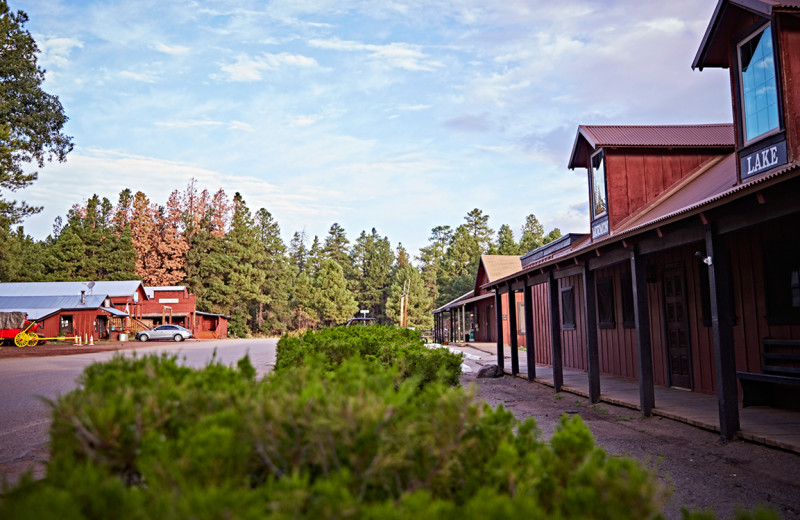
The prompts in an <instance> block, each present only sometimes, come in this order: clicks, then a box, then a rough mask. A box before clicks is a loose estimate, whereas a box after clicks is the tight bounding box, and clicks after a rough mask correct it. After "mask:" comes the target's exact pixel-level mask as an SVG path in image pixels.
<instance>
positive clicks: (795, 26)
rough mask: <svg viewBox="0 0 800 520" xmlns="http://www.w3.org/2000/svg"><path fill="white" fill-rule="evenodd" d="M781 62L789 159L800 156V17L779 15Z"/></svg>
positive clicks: (795, 158)
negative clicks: (799, 84) (799, 85)
mask: <svg viewBox="0 0 800 520" xmlns="http://www.w3.org/2000/svg"><path fill="white" fill-rule="evenodd" d="M778 31H779V32H778V40H779V44H778V48H779V52H780V58H779V62H780V64H781V68H782V69H783V73H782V74H781V78H780V82H781V87H782V90H783V99H784V103H783V106H784V122H785V125H786V134H787V143H786V144H787V151H788V154H789V161H793V160H797V158H798V157H800V90H798V88H797V84H796V81H797V80H798V78H800V53H798V52H797V49H800V19H798V18H797V17H796V16H792V15H781V16H779V17H778Z"/></svg>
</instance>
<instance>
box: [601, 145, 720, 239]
mask: <svg viewBox="0 0 800 520" xmlns="http://www.w3.org/2000/svg"><path fill="white" fill-rule="evenodd" d="M718 155H719V153H715V152H714V151H709V150H696V151H695V150H685V149H684V150H661V149H651V150H637V149H630V148H626V149H614V148H606V149H605V158H606V176H607V178H606V184H607V189H608V209H609V215H608V217H609V226H610V227H611V229H612V230H613V229H614V228H615V227H616V226H617V225H618V224H619V222H620V221H622V220H623V219H624V218H626V217H627V216H629V215H631V214H632V213H634V212H635V211H636V210H638V209H640V208H641V207H643V206H644V205H646V204H648V203H649V202H651V201H653V200H654V199H655V198H656V197H657V196H658V195H659V194H661V193H663V192H664V191H665V190H666V189H667V188H669V187H670V186H672V185H673V184H675V183H676V182H677V181H679V180H680V179H682V178H683V177H684V176H686V174H688V173H690V172H691V171H692V170H694V169H695V168H697V167H698V166H700V165H701V164H703V163H704V162H706V161H708V160H709V159H711V158H714V157H718Z"/></svg>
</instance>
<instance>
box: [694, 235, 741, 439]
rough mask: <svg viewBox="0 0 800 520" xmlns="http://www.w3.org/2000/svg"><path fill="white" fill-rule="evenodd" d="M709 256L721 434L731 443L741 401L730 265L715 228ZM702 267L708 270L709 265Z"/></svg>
mask: <svg viewBox="0 0 800 520" xmlns="http://www.w3.org/2000/svg"><path fill="white" fill-rule="evenodd" d="M706 255H708V256H709V257H710V258H711V263H710V265H708V267H707V268H708V285H709V291H710V294H711V332H712V335H713V338H714V362H715V364H716V377H717V399H718V401H719V431H720V435H721V437H722V438H723V439H724V440H731V439H733V438H734V437H735V436H736V432H738V431H739V397H738V387H737V383H736V349H734V347H733V317H732V316H731V298H732V297H733V296H732V295H731V288H730V284H729V280H730V261H729V260H728V251H727V250H726V249H725V247H724V244H723V241H722V238H721V237H720V236H719V235H717V234H716V233H714V230H713V229H712V227H711V226H708V227H707V228H706ZM701 267H702V268H706V265H703V266H701Z"/></svg>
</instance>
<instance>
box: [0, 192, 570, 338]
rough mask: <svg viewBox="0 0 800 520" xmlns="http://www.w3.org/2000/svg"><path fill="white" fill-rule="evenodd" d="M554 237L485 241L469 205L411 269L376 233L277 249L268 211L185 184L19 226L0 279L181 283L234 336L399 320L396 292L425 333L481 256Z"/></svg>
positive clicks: (488, 233) (485, 229)
mask: <svg viewBox="0 0 800 520" xmlns="http://www.w3.org/2000/svg"><path fill="white" fill-rule="evenodd" d="M558 236H560V232H559V231H558V229H554V230H553V231H551V232H550V233H549V234H547V235H545V234H544V229H543V227H542V225H541V224H540V223H539V222H538V220H537V219H536V217H535V216H534V215H529V216H528V217H527V219H526V221H525V223H524V225H523V226H522V228H521V234H520V240H519V242H517V241H515V240H514V236H513V232H512V230H511V228H510V226H508V225H503V226H501V227H500V230H499V232H497V233H495V232H494V231H493V230H492V229H491V228H490V227H489V216H488V215H486V214H484V213H483V212H482V211H481V210H480V209H477V208H476V209H473V210H472V211H470V212H469V213H468V214H467V215H466V216H465V217H464V223H463V224H461V225H459V226H457V227H455V228H453V227H451V226H448V225H445V226H437V227H435V228H433V230H432V234H431V237H430V239H429V243H428V245H427V246H425V247H423V248H422V249H421V250H420V253H419V256H417V257H416V259H415V260H416V261H414V260H412V258H410V256H409V254H408V252H407V251H406V249H405V248H404V247H403V245H402V244H397V246H396V247H392V244H391V242H390V240H389V238H388V237H386V236H382V235H380V234H379V233H378V232H377V230H376V229H374V228H373V229H371V230H370V231H366V230H363V231H361V233H360V234H359V235H358V236H357V237H356V238H355V240H354V241H352V242H351V241H350V239H348V237H347V234H346V232H345V230H344V228H342V226H341V225H339V224H338V223H333V224H332V225H331V227H330V229H329V231H328V234H327V235H326V236H324V237H322V238H320V237H319V236H313V237H309V236H307V235H306V234H305V232H304V231H297V232H295V233H294V234H293V236H292V238H291V240H290V241H289V244H288V245H287V244H285V243H284V241H283V239H282V238H281V229H280V225H279V224H278V222H277V221H276V220H275V219H274V217H273V216H272V214H271V213H270V212H269V211H268V210H267V209H265V208H260V209H259V210H258V211H256V212H255V213H253V212H252V211H251V210H250V209H249V208H248V206H247V204H246V202H245V200H244V198H243V197H242V195H241V194H240V193H236V194H234V196H233V198H232V199H231V198H230V197H229V196H228V194H227V193H225V191H223V190H222V189H220V190H217V191H216V192H214V193H211V192H209V191H208V190H207V189H200V187H198V185H197V182H196V181H195V180H191V181H190V182H189V183H188V185H187V186H186V188H185V189H183V190H182V191H180V190H174V191H173V192H172V193H171V194H170V195H169V197H168V199H167V201H166V203H165V204H164V205H159V204H155V203H153V202H151V201H150V199H149V197H148V196H147V195H146V194H145V193H143V192H141V191H138V192H136V193H133V192H132V191H131V190H129V189H125V190H122V192H120V194H119V198H118V200H117V202H116V203H115V204H112V203H111V202H110V201H109V200H108V199H107V198H105V197H104V198H100V197H99V196H97V195H94V196H92V197H91V198H89V199H88V200H86V201H85V202H84V203H83V204H76V205H74V206H73V207H72V208H71V209H70V210H69V212H68V213H67V215H66V217H65V218H61V217H57V218H56V219H55V222H54V224H53V230H52V233H51V234H50V235H48V236H47V237H46V238H45V239H43V240H34V239H33V238H32V237H30V236H29V235H27V234H26V233H25V231H24V228H23V227H22V226H21V225H20V226H18V227H17V228H16V229H15V230H8V231H7V233H6V239H5V240H4V241H5V242H6V243H5V245H4V247H3V248H2V252H1V253H0V280H2V281H8V282H12V281H72V280H131V279H140V280H142V282H143V283H144V285H146V286H169V285H186V286H187V287H188V289H189V291H190V292H191V293H193V294H196V295H197V306H198V309H200V310H203V311H206V312H214V313H220V314H225V315H229V316H230V317H231V319H230V323H229V329H230V331H231V333H232V334H235V335H238V336H243V335H248V334H276V333H282V332H285V331H288V330H297V329H306V328H314V327H319V326H327V325H334V324H338V323H342V322H344V321H346V320H347V319H348V318H351V317H354V316H356V315H357V314H358V312H359V311H360V310H368V311H369V317H372V318H376V319H377V320H379V321H383V322H392V323H400V315H401V297H402V295H403V293H404V292H405V293H407V294H408V299H407V301H408V309H407V319H408V325H409V326H413V327H418V328H423V329H429V328H431V327H432V326H433V320H432V315H431V312H432V311H433V309H434V308H435V307H436V306H438V305H441V304H443V303H446V302H448V301H450V300H452V299H454V298H456V297H458V296H460V295H461V294H463V293H465V292H467V291H470V290H471V289H472V288H473V287H474V284H475V275H476V273H477V266H478V262H479V261H480V256H481V255H482V254H484V253H489V254H508V255H519V254H520V253H521V252H523V251H527V250H531V249H534V248H536V247H538V246H539V245H541V244H543V243H546V242H548V241H550V240H553V239H554V238H557V237H558Z"/></svg>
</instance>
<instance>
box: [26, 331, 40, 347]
mask: <svg viewBox="0 0 800 520" xmlns="http://www.w3.org/2000/svg"><path fill="white" fill-rule="evenodd" d="M38 344H39V335H38V334H35V333H34V334H28V346H29V347H35V346H36V345H38Z"/></svg>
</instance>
